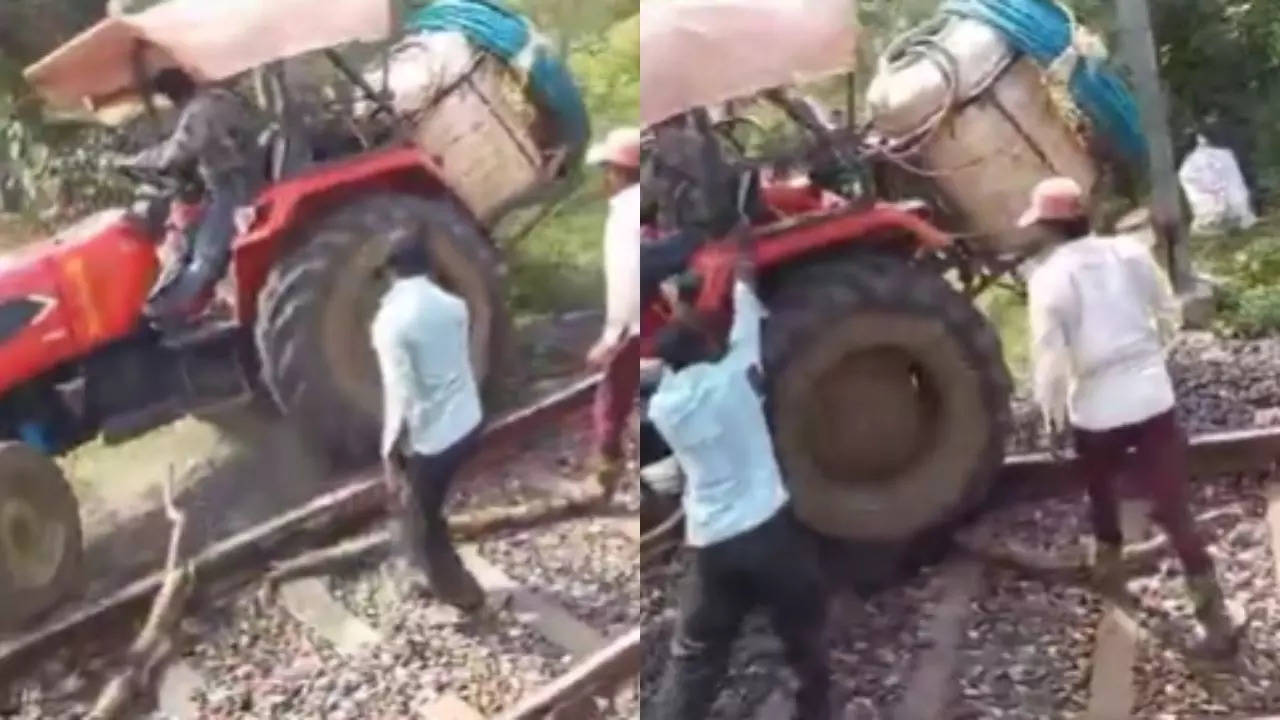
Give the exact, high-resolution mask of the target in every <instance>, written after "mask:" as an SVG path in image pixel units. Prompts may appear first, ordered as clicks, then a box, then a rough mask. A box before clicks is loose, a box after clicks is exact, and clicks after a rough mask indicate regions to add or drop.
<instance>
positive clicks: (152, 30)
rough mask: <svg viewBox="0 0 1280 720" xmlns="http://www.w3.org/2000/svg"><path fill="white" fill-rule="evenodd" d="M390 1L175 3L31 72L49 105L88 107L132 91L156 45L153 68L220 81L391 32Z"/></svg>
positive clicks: (78, 41) (94, 36)
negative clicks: (139, 67)
mask: <svg viewBox="0 0 1280 720" xmlns="http://www.w3.org/2000/svg"><path fill="white" fill-rule="evenodd" d="M391 16H392V13H391V3H390V1H389V0H170V1H169V2H166V3H162V4H160V5H156V6H155V7H152V8H149V9H147V10H144V11H142V12H140V13H137V14H132V15H124V16H119V17H109V18H106V19H104V20H102V21H101V22H99V23H98V24H96V25H94V26H93V27H91V28H89V29H88V30H86V31H85V32H83V33H81V34H80V35H79V36H77V37H75V38H73V39H72V40H70V41H69V42H67V43H66V44H65V45H63V46H61V47H59V48H58V49H57V50H54V51H53V52H52V53H50V54H49V55H48V56H47V57H45V58H44V59H42V60H40V61H39V62H37V63H35V64H34V65H32V66H31V67H29V68H27V70H26V72H25V73H24V74H25V76H26V78H27V81H28V82H29V83H30V84H31V85H32V87H34V88H35V89H36V90H37V91H38V92H39V93H40V94H41V95H42V96H43V97H44V98H45V99H46V100H48V101H49V102H50V103H52V104H54V105H60V106H64V107H72V106H82V105H84V104H85V103H90V104H93V103H97V102H103V101H108V100H111V99H115V98H119V97H121V96H127V95H129V94H131V93H132V92H133V89H134V77H133V69H132V63H133V60H132V58H133V52H134V47H135V45H136V43H137V42H138V41H143V42H145V43H147V44H148V45H150V46H151V47H150V48H149V49H148V51H147V56H146V57H147V67H148V68H149V69H152V70H154V69H156V68H158V67H164V66H172V65H177V66H180V67H182V68H183V69H185V70H187V71H188V72H190V73H191V74H192V75H194V76H195V77H197V78H199V79H201V80H222V79H225V78H228V77H231V76H233V75H236V74H238V73H241V72H244V71H246V70H249V69H251V68H255V67H258V66H261V65H264V64H266V63H269V62H272V61H274V60H279V59H283V58H288V57H292V56H294V55H300V54H302V53H306V52H310V51H312V50H318V49H321V48H327V47H333V46H335V45H341V44H343V43H346V42H353V41H368V42H371V41H376V40H381V39H384V38H386V37H387V36H388V35H390V32H391Z"/></svg>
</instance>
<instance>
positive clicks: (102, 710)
mask: <svg viewBox="0 0 1280 720" xmlns="http://www.w3.org/2000/svg"><path fill="white" fill-rule="evenodd" d="M162 493H163V496H164V510H165V516H166V517H167V518H168V519H169V524H170V532H169V550H168V553H167V556H166V559H165V572H166V574H165V579H164V583H163V584H162V585H161V586H160V590H159V591H158V592H157V593H156V597H155V600H154V601H153V602H152V605H151V612H150V614H149V615H148V616H147V621H146V623H144V624H143V626H142V631H141V632H139V633H138V636H137V638H135V639H134V641H133V644H132V645H131V646H130V647H129V651H128V653H127V654H126V656H125V668H124V669H123V670H121V671H120V672H118V673H117V674H116V675H115V676H114V677H113V678H112V679H111V680H110V682H108V683H107V685H106V686H105V687H104V688H103V689H102V692H101V693H100V694H99V695H98V700H97V702H96V703H94V706H93V710H92V711H91V712H90V713H89V718H90V720H114V718H119V717H122V716H123V713H124V711H125V710H126V709H128V707H129V706H130V704H131V703H132V701H133V700H134V698H135V697H136V696H137V695H138V694H139V693H141V692H142V691H143V690H144V689H146V688H147V687H148V686H150V685H151V683H152V680H153V678H154V676H155V672H156V670H157V669H158V668H159V667H160V666H161V665H162V664H163V663H164V662H165V661H166V660H167V659H168V658H169V656H170V654H171V653H172V651H173V647H174V643H173V637H172V633H173V628H174V626H175V625H176V624H177V622H178V619H179V618H180V617H181V616H182V611H183V608H184V607H185V605H186V600H187V598H188V597H190V595H191V589H192V585H193V583H194V579H195V575H194V573H193V572H192V569H191V564H190V563H189V562H187V561H186V560H184V559H183V557H182V542H183V538H184V535H185V531H186V525H187V516H186V513H185V512H183V511H182V510H180V509H178V507H177V505H176V504H175V503H174V498H173V467H172V466H170V468H169V474H168V476H167V477H166V478H165V482H164V487H163V488H162Z"/></svg>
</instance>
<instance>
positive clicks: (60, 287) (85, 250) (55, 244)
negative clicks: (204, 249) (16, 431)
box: [0, 210, 158, 392]
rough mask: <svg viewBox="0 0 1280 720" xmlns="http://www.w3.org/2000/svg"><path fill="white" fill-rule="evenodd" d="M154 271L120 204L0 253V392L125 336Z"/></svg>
mask: <svg viewBox="0 0 1280 720" xmlns="http://www.w3.org/2000/svg"><path fill="white" fill-rule="evenodd" d="M157 272H158V261H157V259H156V252H155V244H154V242H153V240H152V239H151V238H150V237H148V236H147V235H146V233H145V232H144V231H143V230H142V228H141V227H140V226H139V225H138V223H137V222H136V221H135V220H133V219H132V218H131V217H130V216H129V215H127V214H126V213H125V212H124V211H123V210H106V211H103V212H100V213H96V214H94V215H91V216H89V217H87V218H85V219H84V220H82V221H80V222H78V223H76V224H75V225H73V226H71V227H69V228H67V229H65V230H63V231H62V232H60V233H58V234H57V235H55V236H54V237H53V238H50V239H48V240H45V241H42V242H39V243H36V244H34V245H31V246H29V247H28V248H26V249H25V250H21V251H19V252H16V253H13V254H11V255H8V256H5V257H4V258H0V392H5V391H8V390H10V389H12V388H14V387H16V386H18V385H21V384H23V383H25V382H28V381H30V380H32V379H34V378H36V377H38V376H40V375H42V374H44V373H46V372H48V371H49V370H52V369H53V368H56V367H57V366H59V365H61V364H63V363H65V362H67V361H68V360H72V359H76V358H80V357H83V356H84V355H86V354H88V353H91V352H93V351H94V350H95V349H97V348H99V347H101V346H103V345H106V344H109V343H111V342H114V341H116V340H119V339H121V338H123V337H126V336H128V335H131V334H132V333H133V332H134V331H135V330H136V329H137V328H138V326H139V324H138V323H139V319H140V317H141V313H142V307H143V304H144V303H145V302H146V298H147V294H148V293H149V292H150V289H151V286H152V284H153V283H154V282H155V278H156V274H157Z"/></svg>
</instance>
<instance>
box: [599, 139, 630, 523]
mask: <svg viewBox="0 0 1280 720" xmlns="http://www.w3.org/2000/svg"><path fill="white" fill-rule="evenodd" d="M587 162H588V163H591V164H593V165H599V166H601V167H602V168H603V171H604V182H605V188H606V190H607V191H608V193H609V216H608V219H607V220H606V221H605V230H604V275H605V323H604V330H603V332H601V334H600V339H599V340H598V341H597V342H596V344H595V346H594V347H592V348H591V351H590V353H588V355H587V362H588V363H589V364H590V365H591V366H592V367H595V368H602V369H603V370H604V380H603V382H602V383H601V384H600V389H599V391H598V392H597V393H596V401H595V409H594V420H595V431H596V432H595V452H596V463H597V467H596V471H595V481H596V482H597V483H598V484H599V485H600V489H601V490H603V492H604V498H605V499H606V500H607V499H608V498H610V497H611V496H612V494H613V491H614V489H615V488H616V487H617V484H618V479H619V478H620V477H621V476H622V470H623V447H622V437H623V433H624V432H625V431H626V428H627V420H628V418H630V416H631V411H632V409H633V408H634V407H635V402H636V392H637V390H638V388H639V385H640V339H639V338H640V132H639V131H638V130H636V129H634V128H619V129H617V130H614V131H612V132H611V133H609V135H608V136H607V137H606V138H605V139H604V141H603V142H601V143H600V144H598V145H596V146H595V147H593V148H591V150H590V152H589V153H588V155H587Z"/></svg>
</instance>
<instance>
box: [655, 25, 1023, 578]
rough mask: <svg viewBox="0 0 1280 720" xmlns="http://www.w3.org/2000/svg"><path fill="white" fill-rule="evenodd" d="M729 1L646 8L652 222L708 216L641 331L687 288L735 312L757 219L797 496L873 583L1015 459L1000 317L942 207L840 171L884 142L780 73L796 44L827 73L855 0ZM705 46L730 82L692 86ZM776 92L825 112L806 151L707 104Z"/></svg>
mask: <svg viewBox="0 0 1280 720" xmlns="http://www.w3.org/2000/svg"><path fill="white" fill-rule="evenodd" d="M733 5H736V6H737V7H733V8H732V9H727V10H726V8H727V7H729V6H726V5H724V4H723V3H722V2H700V1H699V0H686V1H684V2H680V3H671V4H669V5H659V4H655V5H654V7H652V8H649V10H650V11H651V13H650V14H649V15H646V16H645V17H642V53H643V56H644V58H645V62H644V65H643V66H642V69H641V71H642V83H643V82H646V81H648V80H649V77H646V74H649V73H651V74H652V78H653V83H654V86H657V85H658V84H661V86H662V87H664V88H665V91H664V92H663V93H662V95H661V97H660V98H658V99H655V100H654V102H653V105H651V108H652V110H653V111H652V113H646V118H645V120H646V122H648V123H649V126H650V128H651V130H652V132H651V133H650V138H651V145H650V150H649V154H648V155H647V156H646V162H648V163H650V166H649V167H650V168H651V170H650V172H648V173H647V175H646V178H647V180H648V181H649V182H650V183H651V186H650V187H652V188H653V189H652V191H651V192H649V193H648V194H647V197H646V200H650V201H652V202H653V204H654V206H655V207H654V208H653V210H654V215H653V219H654V222H655V223H658V224H660V225H662V224H665V227H663V228H661V229H660V230H658V231H656V232H653V233H651V237H652V236H656V237H657V238H658V239H656V240H654V241H653V242H656V243H658V244H662V243H670V242H673V240H672V238H678V237H683V238H686V239H687V238H689V237H696V236H697V235H698V234H699V232H700V233H701V237H700V238H699V239H696V240H695V241H694V242H693V243H691V245H693V246H694V247H696V250H694V251H693V252H692V254H691V256H690V258H689V259H688V260H687V264H686V265H685V267H684V268H683V270H682V271H681V272H680V273H678V274H676V275H675V277H676V278H678V281H677V282H675V283H674V284H673V286H670V287H673V288H674V289H675V290H676V292H665V293H655V292H645V293H644V295H645V297H647V298H650V300H649V302H648V303H647V305H646V308H645V311H644V316H643V321H642V338H643V339H644V340H647V341H651V340H652V338H653V336H654V335H655V334H656V333H657V332H658V331H659V330H660V329H661V328H662V327H663V326H664V324H665V323H666V322H667V321H668V319H669V318H671V317H672V314H673V312H674V310H675V308H674V306H673V305H672V303H673V302H683V303H685V304H687V306H688V307H687V308H685V312H694V313H697V314H698V315H699V316H701V318H702V319H703V321H704V322H707V323H709V324H710V325H711V326H713V327H714V326H719V327H721V328H724V327H725V326H726V325H727V323H728V320H729V318H730V314H731V312H732V308H731V307H730V305H731V297H732V294H731V285H732V282H733V265H734V262H733V261H734V255H735V253H736V252H737V243H738V242H740V240H739V239H738V238H737V237H734V234H735V231H734V230H733V228H734V226H735V224H736V223H738V222H739V221H740V220H741V219H742V218H743V217H745V218H746V219H747V220H748V221H749V229H748V230H747V231H746V232H748V233H750V238H749V242H750V243H751V244H752V245H753V247H754V250H753V252H754V255H755V260H756V264H757V266H758V270H759V278H760V293H761V296H762V299H763V300H764V302H765V304H766V306H767V308H768V311H769V316H768V318H767V319H766V320H765V322H764V328H763V343H764V347H763V355H764V357H763V361H764V368H763V369H764V375H765V377H766V410H767V414H768V418H769V421H770V424H771V429H772V432H773V438H774V444H775V449H776V452H777V455H778V460H779V464H780V466H781V468H782V470H783V474H784V476H785V479H786V482H787V484H788V488H789V490H790V492H791V495H792V501H793V504H794V507H795V510H796V512H797V514H798V516H799V517H800V519H801V520H802V521H803V522H804V523H805V524H807V525H808V526H809V527H811V528H812V529H814V530H816V531H817V532H818V533H820V534H821V535H823V536H826V537H827V538H832V539H835V540H836V541H838V542H837V543H836V545H838V546H844V547H848V546H850V545H852V546H853V547H857V548H862V549H863V550H864V552H860V553H858V554H857V555H856V559H855V560H854V561H852V562H847V563H846V564H845V565H843V566H842V567H841V576H844V577H852V578H854V579H855V580H859V581H863V582H866V583H871V584H875V583H879V582H881V581H885V580H888V579H890V578H892V577H894V576H895V574H896V571H897V570H899V569H901V568H903V567H904V565H905V566H907V567H910V566H912V565H914V560H916V559H919V558H920V557H921V553H922V552H924V551H927V550H928V549H931V548H932V547H935V543H933V542H932V540H934V539H936V538H939V537H942V536H944V535H945V532H946V530H947V529H949V528H951V527H953V526H954V523H955V522H956V521H957V520H959V519H961V518H962V517H964V516H965V515H966V513H968V512H969V511H972V510H973V509H975V508H976V507H978V505H979V503H980V502H981V500H982V499H983V498H984V496H985V493H986V491H987V490H988V488H989V487H990V484H991V482H992V481H993V479H994V477H995V474H996V471H997V470H998V469H999V467H1000V465H1001V462H1002V460H1003V453H1004V442H1005V435H1006V431H1007V429H1008V424H1009V419H1010V410H1009V397H1010V393H1011V389H1012V383H1011V381H1010V376H1009V373H1008V371H1007V369H1006V365H1005V360H1004V357H1003V353H1002V348H1001V342H1000V338H999V336H998V334H997V332H996V330H995V328H994V327H993V326H992V324H991V323H990V322H989V321H988V319H987V318H986V316H984V314H983V313H982V312H981V311H980V310H979V309H978V308H977V307H976V306H975V305H974V303H973V300H972V293H969V292H966V290H965V288H964V287H963V285H962V284H961V283H958V282H955V283H953V282H952V281H950V280H949V279H948V277H947V275H948V274H949V273H948V271H949V270H951V269H962V270H966V271H967V270H977V269H978V268H977V265H976V263H966V262H965V261H964V260H963V259H962V258H961V256H960V254H959V251H960V249H961V244H960V243H956V242H954V241H953V239H952V238H951V237H950V236H949V235H947V234H945V233H943V232H941V231H940V230H938V229H937V228H936V227H935V226H934V225H933V224H932V222H931V220H930V206H929V205H926V204H925V203H922V202H906V201H904V202H890V201H885V200H883V199H877V198H876V195H875V192H874V191H873V190H872V189H871V187H870V186H871V183H870V182H868V181H869V180H870V178H869V177H865V176H864V177H860V178H852V177H849V178H844V179H841V178H840V174H841V173H842V172H846V171H850V170H852V169H854V168H856V167H859V166H861V167H864V168H866V169H867V170H868V172H867V173H866V174H867V175H874V173H875V169H876V163H875V161H874V159H873V158H874V157H875V154H876V153H875V148H874V147H873V146H872V145H871V144H869V143H866V142H863V140H864V138H862V137H859V136H858V134H854V133H850V134H848V135H846V134H843V131H841V130H839V129H838V128H835V127H833V126H830V125H827V126H825V127H824V126H823V123H822V122H821V121H820V119H817V116H818V115H820V113H815V112H813V110H814V108H812V107H810V108H807V109H806V108H805V107H803V106H802V105H803V104H802V103H795V102H791V101H790V100H789V99H788V98H787V96H786V95H785V94H783V93H780V92H777V91H771V90H769V89H770V88H779V87H782V86H785V85H787V84H789V83H790V82H791V81H792V80H793V79H797V78H800V77H803V76H804V74H805V73H804V72H797V73H795V74H794V75H793V74H792V70H793V69H794V68H792V67H788V66H787V61H788V59H791V60H794V61H795V64H796V65H799V66H801V69H803V70H805V71H807V72H809V73H817V74H821V73H822V72H828V73H830V72H835V71H839V70H840V69H842V68H844V67H845V66H846V65H847V64H848V63H849V61H850V58H851V57H852V56H853V52H852V40H851V35H850V33H851V32H852V31H851V29H848V28H847V21H848V18H847V17H846V15H845V14H847V11H848V9H847V4H846V3H843V2H832V3H827V5H828V6H830V7H831V8H833V13H834V17H833V18H830V19H828V18H825V17H823V16H822V15H821V13H820V12H818V10H817V8H819V7H820V4H816V5H815V4H809V5H806V9H805V10H804V11H803V13H797V12H796V11H795V10H794V9H790V10H789V9H788V8H789V6H786V7H784V6H782V5H770V4H769V3H766V2H763V1H762V0H736V2H731V3H730V6H733ZM717 6H719V7H717ZM668 8H669V9H668ZM643 13H645V8H642V14H643ZM721 20H723V22H721ZM752 23H755V24H756V26H755V29H756V30H763V29H765V28H767V29H768V33H769V34H770V37H775V38H777V40H776V41H774V42H775V44H773V45H771V48H770V51H769V53H767V54H765V55H767V57H765V58H759V59H757V58H756V57H755V56H756V55H758V54H759V52H758V48H754V50H753V47H752V45H751V43H750V42H748V41H749V40H750V39H752V38H755V37H758V36H763V35H758V34H757V33H755V32H752ZM792 26H796V27H798V29H797V30H796V32H794V33H793V32H790V29H791V28H792ZM695 40H696V41H697V42H695ZM753 53H754V54H753ZM691 54H692V55H694V56H705V57H707V58H710V57H716V58H728V59H731V60H732V62H729V61H728V60H726V61H724V62H723V64H721V65H720V66H719V67H721V68H722V72H721V73H720V74H719V75H717V76H716V78H714V79H712V78H708V77H705V76H702V77H699V78H696V79H695V80H691V81H689V82H688V83H686V84H685V85H683V86H681V85H680V83H681V77H682V76H681V74H680V72H681V71H680V68H681V67H682V66H683V67H688V66H690V65H696V63H697V60H696V59H694V58H691V57H690V55H691ZM824 54H825V57H824ZM739 61H741V62H739ZM824 63H825V64H824ZM668 66H669V67H670V72H667V73H664V72H663V68H664V67H668ZM646 87H648V86H646ZM682 87H683V90H682V89H681V88H682ZM762 90H764V91H768V92H766V93H765V94H764V95H762V96H759V97H761V98H769V99H775V98H781V100H775V102H776V103H777V104H779V105H781V106H783V108H784V109H785V110H786V114H787V115H789V116H791V117H792V118H793V119H796V120H797V121H799V122H802V123H806V124H807V125H808V126H809V130H811V132H806V133H805V134H806V135H807V136H808V139H807V140H806V141H805V143H803V144H802V148H801V149H800V150H799V151H796V152H793V153H774V154H773V156H771V157H769V156H768V155H769V154H768V153H765V154H764V155H765V156H766V157H764V158H762V157H761V154H760V153H756V154H755V155H749V154H748V153H746V152H745V151H746V150H747V149H749V148H750V147H751V146H752V143H750V142H747V140H748V139H749V138H743V137H741V133H740V132H739V130H741V128H742V126H743V125H744V122H743V121H742V119H740V118H735V117H731V116H730V117H724V116H720V117H717V116H716V115H715V114H713V113H712V112H711V111H712V110H715V109H717V106H718V104H719V103H722V102H723V101H725V100H727V99H730V98H741V97H744V96H752V95H754V94H755V93H757V92H759V91H762ZM645 93H646V95H645V96H644V98H643V100H642V105H643V104H644V102H645V101H648V100H649V96H648V95H647V93H648V90H647V89H646V90H645ZM746 124H750V123H746ZM815 148H817V151H816V152H814V149H815ZM797 170H798V171H803V172H796V171H797ZM818 179H820V180H821V182H819V181H818ZM855 180H856V182H855ZM726 181H727V182H726ZM882 189H883V188H882ZM726 206H727V207H729V208H730V211H729V213H728V215H727V219H726V220H725V221H724V222H717V221H716V219H717V218H726V216H725V215H724V214H723V213H717V212H716V211H715V210H716V208H724V207H726ZM682 215H684V216H685V217H688V218H692V219H693V220H692V221H691V222H686V221H685V220H684V219H682V217H681V216H682ZM691 225H694V226H697V227H699V229H700V230H699V232H692V233H691V232H690V231H689V227H690V226H691ZM664 238H665V239H664ZM663 253H664V254H666V251H665V250H664V251H663ZM675 254H676V255H677V256H679V255H680V253H675ZM660 255H661V254H658V253H655V254H654V255H653V256H652V257H660ZM642 257H644V255H642ZM657 274H665V272H664V273H657ZM681 296H682V300H678V299H676V298H679V297H681ZM646 351H647V352H646V354H649V353H651V351H652V348H651V347H646ZM642 437H646V438H647V439H649V440H650V441H652V440H653V439H654V438H656V436H655V435H652V434H650V433H647V432H646V434H645V435H643V436H642ZM642 454H643V455H644V456H645V457H644V458H643V460H642V463H647V464H648V467H647V468H646V469H649V468H653V469H655V470H656V469H657V468H659V467H661V466H662V465H669V464H671V463H670V461H669V460H667V461H663V462H658V460H659V458H660V457H661V455H662V453H661V452H658V453H654V452H652V449H651V448H650V449H649V450H648V451H645V450H643V449H642ZM662 476H663V474H662V473H657V474H654V475H651V477H654V478H657V477H662ZM654 485H657V483H654ZM650 498H651V505H650V507H651V508H655V510H653V511H651V515H650V517H651V518H653V519H655V520H656V519H658V518H661V517H662V512H661V511H660V510H657V509H656V508H658V507H660V506H661V504H662V503H661V502H660V501H659V499H658V497H657V494H656V493H651V494H650ZM667 503H668V506H670V504H671V501H670V500H667ZM646 524H648V525H652V524H653V520H650V521H649V522H648V523H646Z"/></svg>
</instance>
